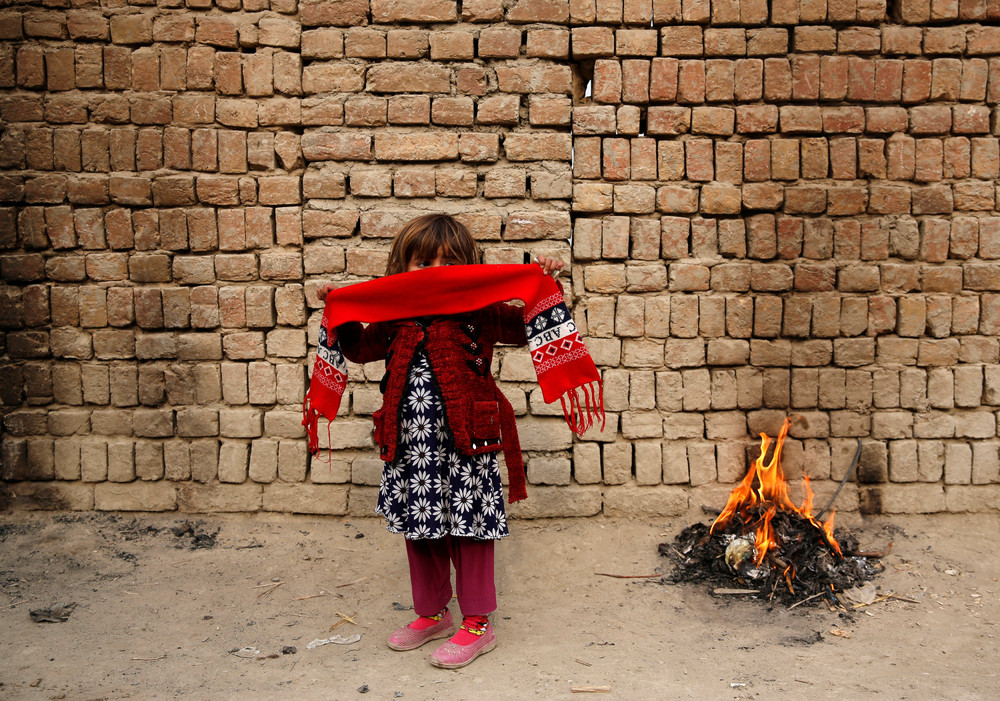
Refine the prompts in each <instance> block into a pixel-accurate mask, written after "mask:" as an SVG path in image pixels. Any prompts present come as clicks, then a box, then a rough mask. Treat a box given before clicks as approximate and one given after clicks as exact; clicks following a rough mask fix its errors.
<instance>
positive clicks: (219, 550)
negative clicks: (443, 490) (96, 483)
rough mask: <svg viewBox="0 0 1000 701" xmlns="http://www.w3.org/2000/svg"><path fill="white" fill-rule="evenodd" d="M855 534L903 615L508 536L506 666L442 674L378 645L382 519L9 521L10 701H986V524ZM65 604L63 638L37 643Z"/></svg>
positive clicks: (601, 539)
mask: <svg viewBox="0 0 1000 701" xmlns="http://www.w3.org/2000/svg"><path fill="white" fill-rule="evenodd" d="M853 519H854V520H853V522H852V523H849V524H848V525H850V526H852V527H853V528H854V529H855V531H856V532H857V533H858V534H859V536H860V539H861V543H862V547H865V546H867V547H871V548H881V547H884V546H885V544H886V542H887V541H888V540H890V539H891V540H893V541H894V542H895V547H894V549H893V550H892V553H891V554H890V555H888V556H887V557H886V558H884V560H883V561H884V563H885V565H886V571H885V573H884V574H883V575H881V576H880V577H879V578H877V579H876V580H875V584H877V585H878V586H879V587H880V589H881V591H882V593H888V592H893V593H895V594H897V595H899V596H901V597H904V598H908V599H912V600H913V601H915V602H916V603H909V602H906V601H902V600H899V599H889V600H887V601H884V602H881V603H875V604H873V605H871V606H868V607H865V608H862V609H858V610H856V611H854V612H852V613H850V614H848V613H844V612H837V611H831V610H829V608H828V607H827V606H826V605H820V606H818V607H810V606H800V607H798V608H796V609H794V610H788V609H787V608H786V607H784V606H782V607H778V606H774V607H771V606H769V605H768V604H767V603H766V602H761V601H755V600H736V599H734V598H733V597H717V596H713V595H712V593H711V592H710V591H709V590H708V589H707V588H706V587H700V586H694V585H670V584H664V583H662V582H661V580H660V579H658V578H656V579H648V578H647V579H638V578H636V579H621V578H612V577H606V576H601V575H598V574H595V573H597V572H603V573H611V574H619V575H626V574H627V575H646V574H653V573H656V572H662V571H663V568H664V567H666V566H667V562H666V561H665V560H664V559H663V558H661V557H660V556H659V555H658V554H657V545H658V544H659V543H661V542H664V541H667V540H670V539H671V538H672V537H673V536H674V535H675V534H676V533H677V532H679V531H680V529H682V528H683V527H684V526H686V525H688V524H689V523H690V522H691V519H690V518H689V519H676V520H670V521H658V522H644V521H628V520H608V519H588V520H582V519H580V520H545V521H515V522H513V523H512V528H511V530H512V537H510V538H508V539H507V540H506V541H503V542H502V543H501V544H500V545H499V546H498V548H497V553H498V555H497V572H498V575H497V577H498V585H499V590H500V608H499V610H498V611H497V614H496V615H495V617H494V620H495V625H496V630H497V636H498V640H499V645H498V646H497V649H496V650H495V651H493V652H492V653H490V654H489V655H486V656H485V657H482V658H480V659H479V660H477V661H476V662H475V663H473V664H472V665H471V666H469V667H467V668H465V669H461V670H456V671H444V670H439V669H436V668H433V667H431V666H430V664H429V663H428V661H427V657H428V655H429V654H430V652H431V651H432V650H433V645H434V643H431V644H429V645H427V646H425V647H424V648H421V649H418V650H414V651H411V652H403V653H400V652H393V651H391V650H389V649H388V648H387V647H386V645H385V639H386V636H387V635H388V634H389V632H390V631H391V630H392V629H394V628H395V627H397V626H399V625H403V624H404V623H406V622H408V621H409V620H410V618H411V617H412V615H413V613H412V611H410V610H407V609H408V607H409V605H410V597H409V581H408V578H407V570H406V561H405V554H404V550H403V547H402V542H401V540H400V539H399V536H394V535H392V534H389V533H386V532H385V530H384V529H383V526H382V524H381V522H380V521H379V520H376V519H374V518H372V519H338V518H325V519H324V518H307V517H289V516H274V515H271V516H266V515H253V516H247V515H233V516H218V517H216V516H213V517H192V518H191V519H190V521H189V522H188V523H189V524H190V525H191V526H193V527H192V528H188V527H187V525H188V524H186V523H185V521H186V519H185V517H184V516H182V515H178V514H172V515H131V514H107V513H96V514H91V513H82V514H80V513H24V512H22V513H7V514H0V584H2V594H3V597H2V599H0V629H2V630H3V631H4V633H3V635H2V636H0V698H4V699H62V698H66V699H121V698H134V699H157V698H159V699H165V698H198V699H231V698H240V699H274V698H289V699H359V701H360V700H362V699H364V700H367V699H396V698H403V699H406V700H407V701H417V700H420V699H473V698H482V696H483V694H487V695H488V697H490V698H503V699H507V698H510V699H524V698H542V699H569V698H581V696H582V697H584V698H586V697H588V696H589V695H586V694H580V693H578V692H574V691H573V688H574V687H587V686H589V687H610V692H609V693H606V694H600V695H599V696H598V698H612V699H615V698H617V699H785V698H788V699H800V698H810V699H815V698H818V699H869V698H872V697H877V698H885V699H928V698H933V699H995V698H997V693H998V692H997V689H998V688H1000V680H998V674H1000V672H998V670H1000V653H998V651H997V635H1000V627H998V621H1000V604H998V598H997V593H998V592H1000V582H998V578H1000V557H998V556H997V540H996V538H997V534H998V533H1000V517H998V516H996V515H990V516H983V515H978V516H972V515H970V516H956V515H952V516H933V517H926V516H919V517H917V516H911V517H901V518H892V519H888V518H885V517H880V518H877V519H868V520H865V521H861V520H860V519H859V517H857V516H854V517H853ZM171 529H176V532H175V531H173V530H171ZM273 585H276V586H273ZM57 602H63V603H68V602H75V603H76V608H75V609H74V610H73V611H72V612H71V614H70V615H69V618H68V620H66V621H65V622H33V621H32V619H31V617H30V616H29V611H30V610H37V609H42V608H48V607H51V606H52V605H53V604H55V603H57ZM452 608H453V611H454V612H455V613H457V610H458V609H457V604H454V603H453V606H452ZM341 614H343V615H344V616H347V617H350V619H351V620H352V621H353V623H352V622H344V623H342V624H340V625H339V626H337V627H336V628H335V629H333V630H330V628H331V625H333V624H334V623H336V622H338V621H342V620H343V619H342V617H341ZM358 634H360V636H361V637H360V640H358V641H357V642H354V643H351V644H346V645H341V644H326V645H321V646H316V647H313V648H312V649H308V644H309V643H310V642H311V641H314V640H316V639H328V638H330V636H337V635H339V636H341V639H348V640H350V639H351V638H352V637H353V636H355V635H358ZM293 647H294V648H295V651H294V652H292V650H291V648H293ZM245 648H254V649H256V650H259V651H260V652H259V655H256V656H255V657H243V656H240V655H253V654H254V653H253V652H252V651H243V652H240V651H241V650H244V649H245ZM283 648H284V649H285V654H282V649H283Z"/></svg>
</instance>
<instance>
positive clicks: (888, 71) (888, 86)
mask: <svg viewBox="0 0 1000 701" xmlns="http://www.w3.org/2000/svg"><path fill="white" fill-rule="evenodd" d="M902 89H903V62H902V61H900V60H878V61H875V95H874V99H875V100H876V101H878V102H899V100H900V98H901V97H902Z"/></svg>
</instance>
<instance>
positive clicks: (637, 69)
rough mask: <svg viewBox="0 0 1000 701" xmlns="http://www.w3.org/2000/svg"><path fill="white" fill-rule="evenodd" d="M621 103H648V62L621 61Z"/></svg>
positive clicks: (635, 60) (636, 60)
mask: <svg viewBox="0 0 1000 701" xmlns="http://www.w3.org/2000/svg"><path fill="white" fill-rule="evenodd" d="M622 101H623V102H628V103H633V104H645V103H647V102H649V61H642V60H638V59H626V60H624V61H622Z"/></svg>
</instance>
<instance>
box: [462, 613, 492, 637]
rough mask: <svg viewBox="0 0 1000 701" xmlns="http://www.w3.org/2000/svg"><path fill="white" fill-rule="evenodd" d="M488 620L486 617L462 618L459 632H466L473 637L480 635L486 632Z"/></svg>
mask: <svg viewBox="0 0 1000 701" xmlns="http://www.w3.org/2000/svg"><path fill="white" fill-rule="evenodd" d="M489 622H490V619H489V618H488V617H486V616H464V617H463V618H462V625H461V626H460V628H461V630H467V631H469V632H470V633H472V634H473V635H482V634H483V633H485V632H486V627H487V626H488V625H489Z"/></svg>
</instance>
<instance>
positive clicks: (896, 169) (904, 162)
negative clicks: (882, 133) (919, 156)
mask: <svg viewBox="0 0 1000 701" xmlns="http://www.w3.org/2000/svg"><path fill="white" fill-rule="evenodd" d="M886 169H887V171H886V172H887V175H888V177H889V179H891V180H910V179H912V178H913V174H914V172H915V169H916V141H915V140H914V139H913V138H912V137H909V136H905V135H903V134H893V135H892V136H891V137H889V138H888V139H887V140H886Z"/></svg>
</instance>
